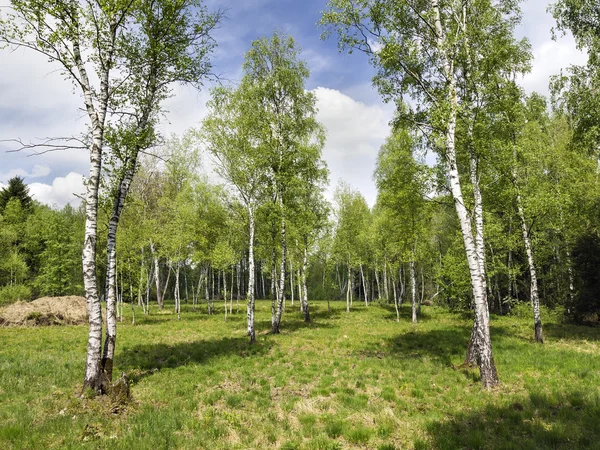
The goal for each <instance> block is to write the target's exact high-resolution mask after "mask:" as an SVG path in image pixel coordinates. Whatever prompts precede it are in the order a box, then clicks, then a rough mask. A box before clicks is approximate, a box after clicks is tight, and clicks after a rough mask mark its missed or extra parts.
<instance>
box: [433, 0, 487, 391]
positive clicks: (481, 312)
mask: <svg viewBox="0 0 600 450" xmlns="http://www.w3.org/2000/svg"><path fill="white" fill-rule="evenodd" d="M431 6H432V9H433V13H434V22H435V30H436V39H437V49H438V51H439V52H440V53H441V56H442V59H443V64H444V73H445V75H446V79H447V80H448V86H447V89H448V98H447V100H448V103H449V105H448V106H449V111H448V123H447V129H446V136H445V141H446V142H445V147H446V148H445V150H446V152H445V153H446V154H445V157H446V166H447V171H448V177H449V179H450V189H451V192H452V196H453V198H454V205H455V208H456V212H457V215H458V219H459V222H460V226H461V232H462V236H463V242H464V245H465V252H466V256H467V262H468V265H469V273H470V276H471V286H472V288H473V298H474V300H475V320H474V331H475V333H474V336H473V346H474V347H475V348H476V350H477V362H478V364H479V370H480V374H481V381H482V383H483V385H484V386H485V387H488V388H489V387H492V386H495V385H496V384H498V374H497V372H496V366H495V363H494V358H493V354H492V342H491V339H490V324H489V310H488V304H487V292H486V282H485V266H484V265H483V261H481V260H480V254H479V251H478V245H477V243H476V242H478V240H479V239H481V240H482V241H483V234H481V235H480V236H476V237H475V238H474V237H473V229H472V226H471V220H470V217H469V214H468V212H467V209H466V207H465V203H464V201H463V195H462V188H461V186H460V176H459V172H458V165H457V157H456V148H455V132H456V119H457V113H458V101H457V88H456V80H455V78H454V73H453V68H452V64H451V60H450V56H449V54H448V49H447V42H446V35H445V32H444V29H443V28H442V21H441V15H440V6H439V0H431ZM467 45H468V43H467ZM476 184H477V186H474V187H473V189H474V190H478V189H479V186H478V183H476ZM475 200H476V201H477V199H475ZM475 220H476V230H477V229H479V226H480V225H478V224H477V217H475ZM482 226H483V222H481V227H482Z"/></svg>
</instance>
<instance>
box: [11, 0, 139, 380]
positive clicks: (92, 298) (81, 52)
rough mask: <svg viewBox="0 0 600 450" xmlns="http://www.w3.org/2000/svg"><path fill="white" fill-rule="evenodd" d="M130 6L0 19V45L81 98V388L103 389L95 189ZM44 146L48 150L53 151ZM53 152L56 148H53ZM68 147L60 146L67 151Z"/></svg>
mask: <svg viewBox="0 0 600 450" xmlns="http://www.w3.org/2000/svg"><path fill="white" fill-rule="evenodd" d="M134 10H135V2H134V1H111V2H96V1H91V0H90V1H85V2H74V1H68V0H64V1H57V2H52V4H49V3H47V2H38V1H33V0H31V1H30V0H27V1H12V2H11V9H10V10H9V11H10V12H8V13H3V14H2V17H1V19H0V42H4V43H6V44H8V45H9V46H10V47H11V48H26V49H29V50H32V51H35V52H37V53H40V54H42V55H43V56H45V57H46V58H48V60H49V61H50V62H51V63H52V66H53V67H54V68H59V70H60V71H61V73H62V74H63V75H64V76H65V78H66V79H67V80H69V81H70V82H71V83H73V85H74V88H75V89H76V90H77V91H78V92H80V93H81V95H82V97H83V106H84V109H85V111H86V113H87V116H88V119H89V125H90V139H89V142H90V144H89V156H90V173H89V177H88V179H87V182H86V189H87V192H86V195H85V208H86V224H85V238H84V246H83V253H82V260H83V280H84V287H85V294H86V299H87V305H88V316H89V325H90V330H89V337H88V345H87V347H88V348H87V360H86V368H85V376H84V383H83V386H84V388H90V389H92V390H94V391H96V392H101V391H103V390H105V389H106V383H105V381H104V380H103V376H102V365H101V356H102V348H101V343H102V315H101V308H100V298H99V295H98V284H97V277H96V238H97V224H98V186H99V182H100V173H101V166H102V153H103V148H104V137H105V136H104V134H105V131H106V125H107V118H108V108H109V104H110V103H111V100H112V98H111V97H112V95H113V94H114V92H115V89H116V87H117V86H118V85H119V84H120V83H121V82H122V81H123V76H122V75H120V73H119V72H120V69H122V64H121V60H120V58H119V44H120V42H121V40H122V38H123V37H124V35H125V32H126V29H127V26H128V25H129V24H130V23H131V21H132V20H133V15H134ZM55 144H56V141H52V140H51V141H50V142H49V145H55ZM56 146H58V144H56ZM70 146H71V144H70V142H67V143H66V144H64V145H62V148H69V147H70Z"/></svg>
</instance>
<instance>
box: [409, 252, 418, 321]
mask: <svg viewBox="0 0 600 450" xmlns="http://www.w3.org/2000/svg"><path fill="white" fill-rule="evenodd" d="M413 258H414V256H413ZM408 266H409V271H410V290H411V299H412V322H413V323H417V276H416V274H415V261H414V259H411V260H410V262H409V264H408Z"/></svg>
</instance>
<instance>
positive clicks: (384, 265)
mask: <svg viewBox="0 0 600 450" xmlns="http://www.w3.org/2000/svg"><path fill="white" fill-rule="evenodd" d="M383 290H384V293H385V302H386V303H388V302H389V301H390V294H389V291H388V278H387V260H386V259H385V258H384V259H383Z"/></svg>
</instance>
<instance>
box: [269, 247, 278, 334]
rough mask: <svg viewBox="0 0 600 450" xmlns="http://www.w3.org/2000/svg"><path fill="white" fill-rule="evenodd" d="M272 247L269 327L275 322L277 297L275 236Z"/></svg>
mask: <svg viewBox="0 0 600 450" xmlns="http://www.w3.org/2000/svg"><path fill="white" fill-rule="evenodd" d="M272 242H273V247H272V248H271V328H272V327H273V326H274V324H275V303H276V302H277V299H278V298H279V290H278V289H277V281H276V278H277V275H276V274H277V269H276V268H275V238H274V237H273V240H272Z"/></svg>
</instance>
